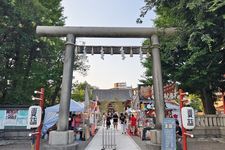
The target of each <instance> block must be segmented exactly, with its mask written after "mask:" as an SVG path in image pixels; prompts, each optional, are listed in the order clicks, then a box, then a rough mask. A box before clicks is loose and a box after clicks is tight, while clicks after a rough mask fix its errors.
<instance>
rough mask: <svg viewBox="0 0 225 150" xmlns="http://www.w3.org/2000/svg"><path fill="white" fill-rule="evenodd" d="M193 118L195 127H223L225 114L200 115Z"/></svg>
mask: <svg viewBox="0 0 225 150" xmlns="http://www.w3.org/2000/svg"><path fill="white" fill-rule="evenodd" d="M195 119H196V120H195V122H196V127H225V115H202V116H196V118H195Z"/></svg>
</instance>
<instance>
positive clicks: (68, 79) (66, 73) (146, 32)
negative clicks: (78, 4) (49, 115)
mask: <svg viewBox="0 0 225 150" xmlns="http://www.w3.org/2000/svg"><path fill="white" fill-rule="evenodd" d="M36 32H37V34H38V35H40V36H51V37H65V36H66V37H67V41H66V48H65V58H64V66H63V80H62V90H61V91H62V92H61V100H60V111H59V121H58V124H57V131H52V132H50V136H49V145H48V146H47V147H46V149H63V150H70V149H71V150H74V149H75V148H76V143H74V140H73V139H74V138H73V131H69V130H68V118H69V108H70V96H71V88H72V76H73V63H74V62H73V58H74V44H75V37H112V38H149V37H150V38H151V42H152V46H153V48H152V61H153V70H152V72H153V84H154V100H155V110H156V128H158V129H160V128H161V124H162V122H163V118H164V116H165V112H164V111H165V108H164V107H165V105H164V99H163V84H162V73H161V62H160V52H159V41H158V36H157V33H165V34H173V33H174V32H175V29H174V28H166V29H163V30H162V29H157V28H138V27H60V26H38V27H37V30H36Z"/></svg>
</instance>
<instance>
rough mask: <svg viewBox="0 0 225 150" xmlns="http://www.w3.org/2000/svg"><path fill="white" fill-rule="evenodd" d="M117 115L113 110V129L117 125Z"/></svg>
mask: <svg viewBox="0 0 225 150" xmlns="http://www.w3.org/2000/svg"><path fill="white" fill-rule="evenodd" d="M118 118H119V117H118V115H117V113H116V112H115V113H114V114H113V126H114V129H116V130H117V127H118Z"/></svg>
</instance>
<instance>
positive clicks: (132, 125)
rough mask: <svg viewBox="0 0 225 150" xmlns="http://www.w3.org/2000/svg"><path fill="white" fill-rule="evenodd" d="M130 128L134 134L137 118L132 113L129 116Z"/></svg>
mask: <svg viewBox="0 0 225 150" xmlns="http://www.w3.org/2000/svg"><path fill="white" fill-rule="evenodd" d="M130 122H131V124H130V128H131V134H133V135H134V134H135V129H136V124H137V119H136V118H135V117H134V115H133V114H132V115H131V118H130Z"/></svg>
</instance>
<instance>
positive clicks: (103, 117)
mask: <svg viewBox="0 0 225 150" xmlns="http://www.w3.org/2000/svg"><path fill="white" fill-rule="evenodd" d="M105 124H106V115H105V113H103V115H102V125H103V127H105Z"/></svg>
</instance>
